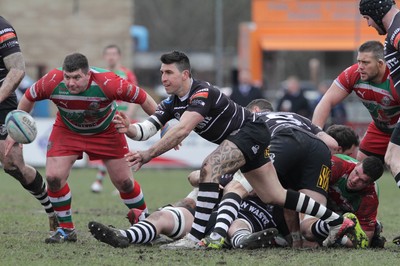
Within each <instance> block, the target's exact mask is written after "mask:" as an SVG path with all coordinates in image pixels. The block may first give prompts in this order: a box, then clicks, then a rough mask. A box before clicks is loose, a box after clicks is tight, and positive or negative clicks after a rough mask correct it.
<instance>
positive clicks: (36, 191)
mask: <svg viewBox="0 0 400 266" xmlns="http://www.w3.org/2000/svg"><path fill="white" fill-rule="evenodd" d="M21 184H22V183H21ZM22 186H23V187H24V188H25V189H26V190H28V191H29V193H31V194H32V195H33V196H34V197H35V198H36V199H37V200H38V201H39V202H40V204H42V206H43V208H44V210H45V211H46V213H47V214H48V215H54V209H53V205H51V202H50V199H49V196H48V194H47V189H46V184H45V183H44V180H43V177H42V176H41V175H40V173H39V171H36V176H35V179H34V180H33V182H31V183H30V184H27V185H22Z"/></svg>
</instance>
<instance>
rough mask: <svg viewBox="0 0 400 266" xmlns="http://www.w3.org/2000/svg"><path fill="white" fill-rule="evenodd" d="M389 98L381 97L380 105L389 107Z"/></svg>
mask: <svg viewBox="0 0 400 266" xmlns="http://www.w3.org/2000/svg"><path fill="white" fill-rule="evenodd" d="M390 102H391V101H390V98H389V97H388V96H383V98H382V104H383V105H385V106H388V105H390Z"/></svg>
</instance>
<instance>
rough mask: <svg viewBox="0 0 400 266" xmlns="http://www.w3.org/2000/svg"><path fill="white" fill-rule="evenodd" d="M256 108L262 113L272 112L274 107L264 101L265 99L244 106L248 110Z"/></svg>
mask: <svg viewBox="0 0 400 266" xmlns="http://www.w3.org/2000/svg"><path fill="white" fill-rule="evenodd" d="M256 106H257V107H258V108H260V109H261V111H263V112H273V111H274V107H272V104H271V103H270V102H269V101H268V100H266V99H255V100H252V101H251V102H249V104H248V105H247V106H246V108H247V109H248V110H251V109H253V108H254V107H256Z"/></svg>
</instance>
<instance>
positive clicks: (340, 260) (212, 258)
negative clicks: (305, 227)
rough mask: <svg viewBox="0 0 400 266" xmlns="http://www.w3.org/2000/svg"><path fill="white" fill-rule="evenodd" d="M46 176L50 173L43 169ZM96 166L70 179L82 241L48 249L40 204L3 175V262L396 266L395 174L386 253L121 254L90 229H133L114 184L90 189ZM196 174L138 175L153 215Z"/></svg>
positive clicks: (385, 199) (387, 188)
mask: <svg viewBox="0 0 400 266" xmlns="http://www.w3.org/2000/svg"><path fill="white" fill-rule="evenodd" d="M39 170H40V171H41V173H44V169H39ZM95 173H96V170H95V169H74V170H73V171H72V173H71V176H70V178H69V185H70V187H71V190H72V199H73V200H72V209H73V220H74V222H75V226H76V228H77V232H78V242H77V243H66V244H59V245H57V244H56V245H51V244H45V243H44V239H45V238H46V237H47V236H48V233H47V231H48V224H47V223H48V222H47V217H46V215H45V213H44V212H43V211H42V209H41V207H40V205H39V204H38V202H37V201H36V200H35V199H34V198H33V197H32V196H31V195H29V194H28V193H26V192H25V191H24V190H23V189H22V187H21V186H20V184H19V183H18V182H17V181H15V180H14V179H13V178H11V177H10V176H8V175H6V174H5V173H4V171H1V172H0V178H1V187H0V265H55V264H63V265H380V266H381V265H395V264H397V263H398V262H399V259H400V247H397V246H395V245H394V244H392V243H391V240H392V239H393V237H395V236H397V235H400V222H399V221H398V220H397V219H399V215H400V205H399V204H398V202H399V199H400V191H399V189H398V188H397V187H396V185H395V183H394V181H393V178H392V177H391V175H390V174H387V173H385V175H384V176H383V177H382V178H381V180H380V181H379V184H380V201H381V202H380V207H379V219H380V220H381V221H382V222H383V225H384V232H383V235H384V236H385V237H386V238H387V239H388V242H387V244H386V248H385V249H383V250H374V249H367V250H349V249H318V250H307V249H296V250H293V249H263V250H253V251H245V250H221V251H214V250H211V251H205V250H190V251H166V250H160V249H159V248H158V247H156V246H139V245H138V246H131V247H129V248H127V249H115V248H113V247H111V246H108V245H106V244H103V243H101V242H98V241H97V240H96V239H94V238H93V237H92V236H91V235H90V233H89V232H88V229H87V223H88V222H89V221H91V220H95V221H99V222H102V223H105V224H112V225H114V226H116V227H117V228H119V227H120V228H126V227H128V225H129V224H128V221H127V220H126V219H125V218H124V217H125V215H126V212H127V209H126V207H125V206H124V205H123V204H122V202H121V200H120V199H119V196H118V195H115V193H113V192H114V188H113V186H112V184H111V182H110V181H109V180H108V179H107V180H106V181H105V187H104V191H103V192H102V193H100V194H93V193H91V192H90V184H91V183H92V182H93V180H94V176H95ZM188 173H189V170H150V169H142V170H140V171H139V172H137V173H135V178H136V179H137V180H138V181H139V183H140V184H141V186H142V188H143V191H144V193H145V199H146V202H147V204H148V207H149V209H150V211H154V210H155V209H156V208H158V207H160V206H162V205H165V204H167V203H170V202H174V201H176V200H177V199H179V198H181V197H184V196H185V195H186V194H187V193H188V192H189V190H190V186H189V184H188V183H187V181H186V176H187V174H188Z"/></svg>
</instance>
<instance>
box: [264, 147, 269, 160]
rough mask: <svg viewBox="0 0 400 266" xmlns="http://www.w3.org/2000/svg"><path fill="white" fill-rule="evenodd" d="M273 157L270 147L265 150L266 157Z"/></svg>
mask: <svg viewBox="0 0 400 266" xmlns="http://www.w3.org/2000/svg"><path fill="white" fill-rule="evenodd" d="M270 157H271V153H270V152H269V147H267V148H266V149H265V150H264V158H266V159H268V158H270Z"/></svg>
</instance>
